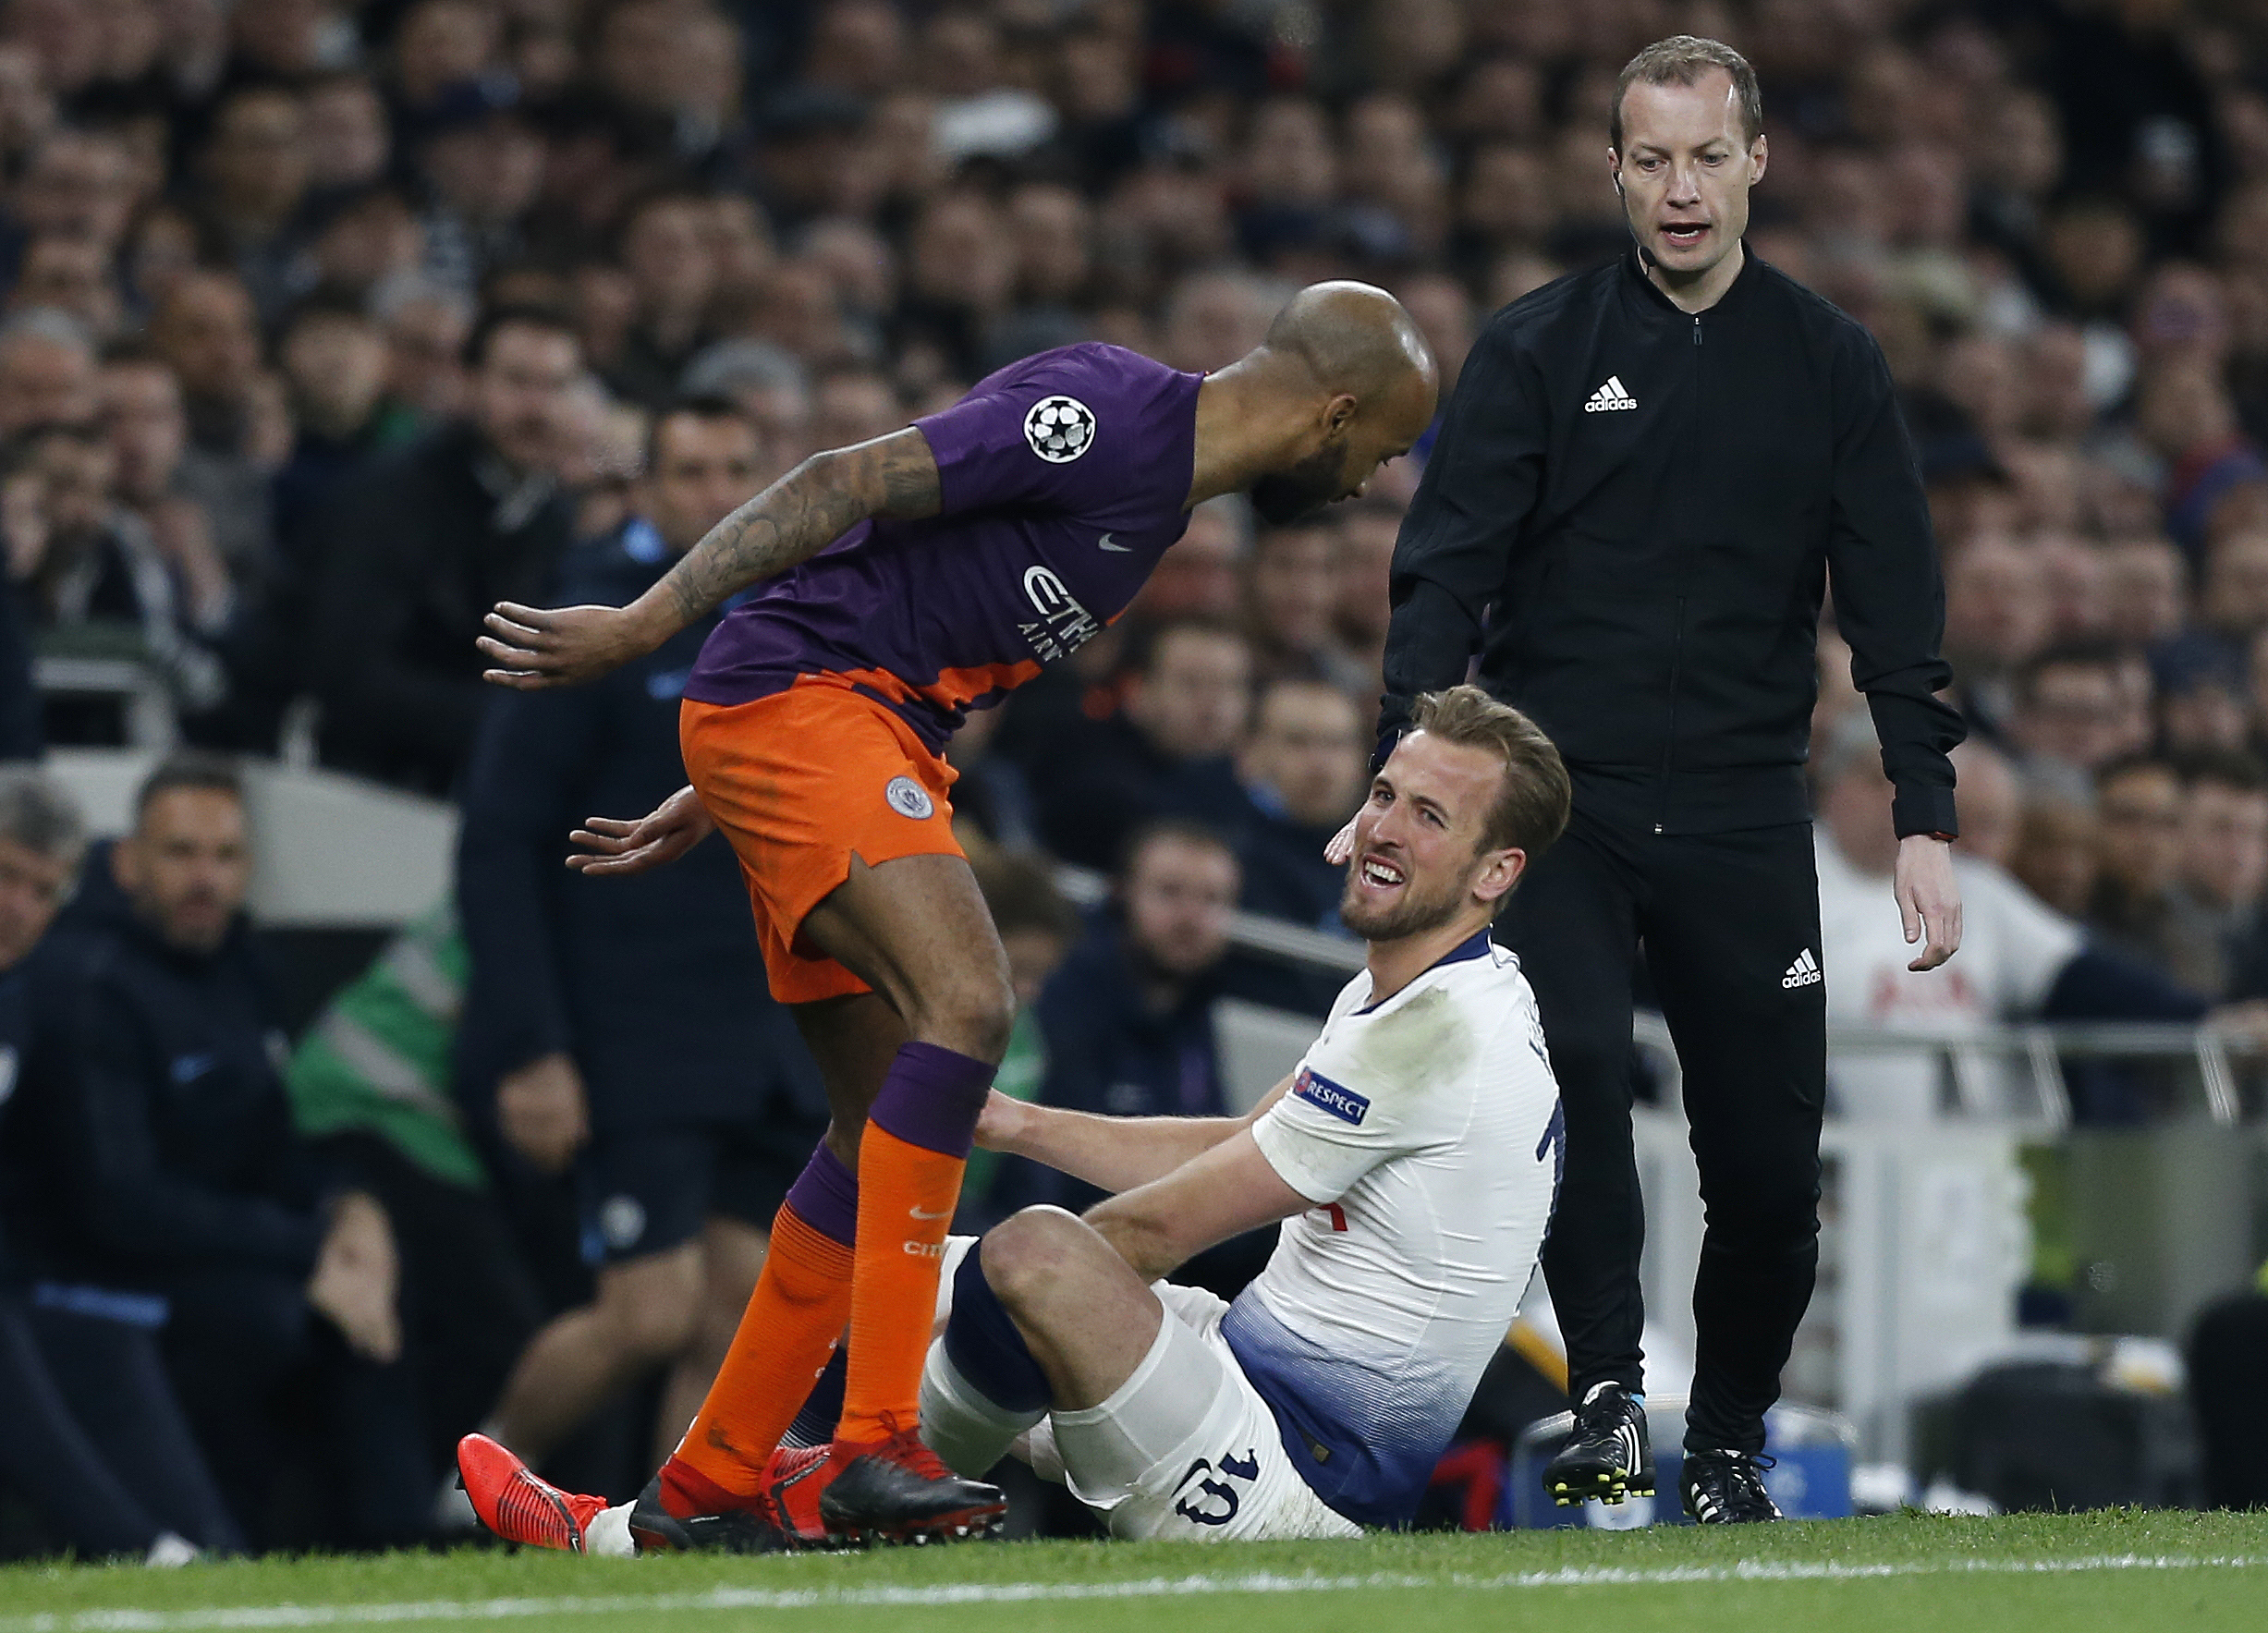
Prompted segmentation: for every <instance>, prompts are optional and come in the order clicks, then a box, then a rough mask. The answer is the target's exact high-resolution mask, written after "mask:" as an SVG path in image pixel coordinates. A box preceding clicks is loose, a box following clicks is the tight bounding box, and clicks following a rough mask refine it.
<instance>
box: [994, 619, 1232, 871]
mask: <svg viewBox="0 0 2268 1633" xmlns="http://www.w3.org/2000/svg"><path fill="white" fill-rule="evenodd" d="M1252 668H1253V657H1252V645H1251V642H1250V640H1248V639H1247V638H1246V637H1245V635H1244V634H1243V632H1242V631H1241V630H1238V628H1235V627H1234V626H1233V625H1229V624H1225V623H1215V622H1213V621H1212V620H1210V619H1203V618H1176V619H1174V620H1172V621H1171V622H1169V623H1165V624H1162V625H1160V626H1159V627H1158V628H1156V629H1155V630H1154V631H1152V634H1151V637H1150V640H1149V641H1148V644H1147V645H1146V646H1145V647H1144V649H1143V651H1142V653H1141V658H1140V663H1139V664H1137V666H1136V668H1135V670H1134V673H1133V674H1132V675H1131V676H1129V677H1128V681H1127V686H1126V701H1125V702H1124V703H1123V704H1122V705H1121V706H1120V708H1119V710H1118V712H1117V713H1116V714H1113V715H1112V716H1110V717H1109V718H1108V719H1105V720H1099V721H1092V720H1081V721H1079V722H1078V723H1076V724H1075V725H1072V726H1071V727H1070V728H1069V729H1067V730H1066V731H1065V732H1063V733H1062V734H1061V735H1060V736H1059V737H1057V739H1056V740H1055V743H1054V744H1053V746H1052V747H1051V748H1050V749H1049V750H1048V752H1047V753H1046V754H1045V755H1044V756H1043V758H1042V760H1041V761H1040V762H1037V763H1036V764H1035V766H1034V770H1035V772H1036V775H1035V776H1034V779H1033V788H1032V796H1033V798H1032V803H1033V806H1034V811H1033V815H1034V818H1035V820H1036V821H1037V823H1038V825H1039V830H1040V836H1041V838H1042V839H1043V841H1044V842H1045V843H1046V846H1047V848H1048V849H1049V850H1050V851H1051V852H1053V853H1054V854H1055V855H1056V856H1058V857H1060V858H1062V859H1064V860H1065V861H1067V862H1074V863H1077V864H1078V865H1079V866H1080V867H1084V868H1098V869H1101V868H1113V867H1116V866H1117V864H1118V862H1119V860H1120V859H1121V858H1122V856H1123V854H1124V852H1125V849H1126V844H1127V840H1128V837H1129V836H1130V835H1132V834H1133V833H1134V832H1135V830H1137V829H1138V828H1140V827H1141V825H1142V824H1143V823H1149V822H1154V821H1156V820H1157V819H1158V818H1160V817H1180V818H1184V819H1188V820H1192V821H1197V822H1208V823H1214V824H1215V825H1217V826H1220V827H1223V828H1227V827H1230V826H1233V825H1234V823H1235V822H1236V819H1237V817H1238V815H1239V814H1240V808H1241V807H1242V805H1243V799H1242V798H1241V797H1240V796H1239V795H1238V791H1237V777H1236V770H1235V762H1234V756H1235V754H1236V752H1237V750H1238V748H1239V747H1240V746H1241V745H1242V744H1243V741H1244V732H1245V724H1246V720H1247V717H1248V716H1249V715H1250V712H1251V704H1252Z"/></svg>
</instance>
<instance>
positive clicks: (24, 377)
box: [0, 308, 94, 437]
mask: <svg viewBox="0 0 2268 1633" xmlns="http://www.w3.org/2000/svg"><path fill="white" fill-rule="evenodd" d="M93 417H94V347H93V343H92V342H91V340H90V339H89V337H88V335H87V332H86V330H85V328H84V327H83V326H81V325H80V323H79V321H78V320H77V319H75V318H72V317H70V316H69V315H67V313H64V312H59V311H53V310H51V309H47V308H33V309H32V310H30V311H22V312H17V313H14V314H11V315H10V316H9V317H8V318H7V319H6V322H4V323H0V437H12V436H18V435H20V434H22V433H24V432H26V431H29V430H30V428H31V427H33V426H35V425H84V424H85V423H86V422H87V421H88V420H91V419H92V418H93Z"/></svg>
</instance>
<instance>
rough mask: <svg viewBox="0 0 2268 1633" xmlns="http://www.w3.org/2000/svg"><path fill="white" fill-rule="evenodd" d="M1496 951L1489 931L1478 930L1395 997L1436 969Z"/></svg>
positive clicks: (1362, 1011)
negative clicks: (1489, 936)
mask: <svg viewBox="0 0 2268 1633" xmlns="http://www.w3.org/2000/svg"><path fill="white" fill-rule="evenodd" d="M1495 951H1496V945H1495V944H1494V942H1492V941H1490V940H1489V938H1488V932H1487V931H1485V930H1476V931H1474V932H1472V933H1471V934H1470V935H1469V936H1467V937H1466V938H1465V939H1464V940H1463V941H1461V942H1458V943H1457V945H1455V946H1453V947H1451V948H1450V949H1449V950H1448V951H1447V952H1445V953H1444V954H1442V956H1441V957H1438V958H1436V959H1434V960H1433V962H1432V963H1431V964H1428V965H1427V966H1426V967H1425V968H1424V969H1421V970H1420V971H1418V973H1417V976H1416V978H1415V979H1414V980H1412V981H1410V983H1409V986H1406V987H1404V988H1403V989H1402V992H1401V993H1395V994H1394V998H1398V997H1400V996H1401V995H1402V993H1406V992H1408V991H1409V988H1410V987H1414V986H1416V985H1417V984H1418V982H1419V981H1423V980H1424V979H1425V978H1426V977H1427V976H1429V975H1431V974H1433V971H1434V970H1436V969H1445V968H1446V967H1447V966H1449V965H1451V964H1468V963H1470V962H1471V961H1472V960H1473V959H1475V958H1487V957H1494V954H1495ZM1394 998H1381V999H1379V1000H1378V1001H1377V1003H1374V1004H1365V1005H1363V1006H1362V1007H1361V1008H1360V1009H1358V1010H1356V1011H1355V1013H1356V1014H1357V1015H1368V1014H1369V1013H1370V1012H1371V1011H1372V1010H1373V1009H1375V1008H1377V1007H1378V1006H1379V1005H1380V1004H1391V1003H1393V1002H1394Z"/></svg>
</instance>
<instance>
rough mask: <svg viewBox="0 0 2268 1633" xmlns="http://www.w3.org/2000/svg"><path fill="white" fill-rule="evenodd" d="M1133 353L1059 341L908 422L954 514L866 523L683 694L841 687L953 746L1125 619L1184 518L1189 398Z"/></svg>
mask: <svg viewBox="0 0 2268 1633" xmlns="http://www.w3.org/2000/svg"><path fill="white" fill-rule="evenodd" d="M1202 381H1203V376H1202V375H1199V374H1184V373H1181V372H1179V371H1177V370H1174V369H1169V368H1167V367H1166V366H1165V365H1164V364H1163V363H1158V362H1152V360H1150V359H1148V358H1146V357H1143V356H1141V355H1140V353H1138V352H1131V351H1128V350H1127V349H1125V348H1124V347H1116V346H1100V345H1091V344H1090V345H1083V346H1067V347H1060V348H1058V349H1056V350H1055V351H1043V352H1040V353H1038V354H1037V355H1035V356H1032V357H1029V358H1026V359H1024V360H1022V361H1021V362H1018V363H1012V364H1010V365H1009V366H1008V367H1007V368H1005V369H1003V370H1001V371H1000V372H998V373H996V374H992V375H988V376H986V377H985V378H984V379H983V380H982V381H979V382H978V383H977V384H976V386H975V387H974V388H973V389H972V390H970V392H969V395H968V396H964V397H962V398H961V399H960V401H958V402H957V403H955V404H954V405H953V406H952V407H951V408H947V409H945V411H944V412H943V413H941V414H932V415H930V416H929V417H927V418H926V419H922V420H916V421H915V422H914V423H915V424H916V425H917V426H918V427H919V428H920V429H921V434H922V435H923V436H924V437H926V438H928V439H929V445H930V449H931V452H932V453H933V454H934V455H935V457H936V460H937V477H938V483H939V487H940V490H941V492H942V494H943V496H944V507H943V508H942V509H941V510H940V512H939V513H938V514H937V515H935V516H933V517H925V518H922V519H921V520H920V521H890V520H875V521H868V522H861V523H860V524H859V526H857V527H855V528H853V529H851V530H849V531H848V532H847V533H845V534H844V535H843V536H842V537H841V538H840V539H838V540H836V541H835V542H834V543H833V544H830V545H829V546H827V548H826V549H825V550H823V551H822V552H821V553H820V554H817V555H814V556H812V557H811V559H810V560H809V561H806V562H804V563H803V564H802V565H801V566H800V567H796V568H795V569H793V570H792V571H790V572H787V573H784V574H782V575H781V576H780V577H779V578H777V579H773V580H771V581H770V582H768V583H766V584H765V585H763V586H762V588H760V589H759V590H758V591H756V593H755V594H754V595H752V596H751V597H750V599H749V600H748V601H747V602H745V603H742V604H741V605H740V606H739V607H738V608H736V609H735V610H734V611H733V612H732V613H731V614H729V615H727V616H726V618H725V620H724V621H723V622H722V623H720V624H719V625H718V626H717V627H716V628H715V630H714V631H713V633H712V634H711V635H710V637H709V640H708V644H707V645H705V646H704V647H702V649H701V661H700V663H699V664H696V665H695V666H694V669H693V675H692V678H691V679H690V680H689V681H688V682H687V683H686V688H685V695H686V696H687V697H689V698H691V699H694V700H695V701H700V702H704V703H742V702H747V701H749V700H750V699H752V698H760V697H764V696H767V695H769V694H771V693H774V692H779V691H785V690H786V689H787V688H789V687H791V686H793V685H794V684H795V683H796V680H797V678H798V677H799V676H806V675H824V676H832V677H835V678H836V679H839V680H842V681H844V682H846V683H847V684H848V685H850V686H851V687H853V688H855V689H857V690H859V691H861V692H863V693H865V694H866V695H867V696H869V697H872V698H874V699H876V700H877V701H880V702H882V703H884V704H886V705H887V706H888V707H889V708H891V709H893V710H895V711H896V713H898V714H899V715H900V716H901V717H903V718H904V719H905V720H906V722H907V723H908V725H911V726H912V727H913V729H914V730H915V732H916V733H918V734H919V735H920V737H921V739H922V741H924V742H926V743H927V744H929V745H930V747H931V748H932V749H940V750H941V749H943V748H944V746H945V739H946V738H948V737H951V736H952V735H953V731H954V728H955V727H957V726H958V725H960V723H961V721H962V719H963V718H964V717H965V716H966V715H967V713H968V712H969V710H970V709H982V708H985V707H987V706H989V705H990V704H992V703H994V702H996V701H999V699H1000V698H1001V697H1002V696H1003V695H1004V694H1005V693H1006V692H1007V691H1008V690H1009V689H1012V688H1015V687H1018V686H1020V685H1022V684H1023V683H1024V682H1025V681H1027V680H1030V678H1031V677H1032V676H1035V675H1037V674H1039V672H1040V669H1041V667H1042V665H1043V664H1051V663H1054V662H1055V661H1056V660H1057V659H1060V658H1065V657H1068V656H1069V655H1070V654H1071V653H1072V652H1076V651H1078V650H1079V646H1080V645H1081V644H1083V643H1084V642H1085V641H1086V640H1089V639H1090V638H1091V636H1093V634H1094V633H1095V632H1096V630H1098V629H1100V628H1102V627H1103V626H1104V624H1107V623H1110V622H1111V621H1113V620H1114V619H1116V617H1117V616H1118V615H1119V614H1120V613H1122V612H1124V611H1125V610H1126V606H1127V603H1128V602H1130V601H1132V600H1133V599H1134V593H1135V591H1138V590H1140V588H1141V586H1142V582H1143V580H1144V579H1148V578H1149V576H1150V570H1151V568H1152V567H1155V566H1156V565H1157V560H1158V557H1159V556H1161V555H1163V554H1164V553H1165V550H1166V547H1167V546H1168V545H1170V544H1172V543H1173V542H1174V541H1175V540H1177V539H1178V538H1180V537H1181V533H1182V530H1183V529H1184V528H1186V527H1187V526H1188V525H1189V515H1188V513H1187V512H1186V511H1185V510H1184V509H1183V508H1182V506H1183V503H1184V502H1185V501H1186V500H1187V499H1188V498H1189V481H1190V478H1191V472H1192V468H1193V465H1194V461H1195V458H1196V441H1197V388H1198V386H1199V385H1200V384H1202Z"/></svg>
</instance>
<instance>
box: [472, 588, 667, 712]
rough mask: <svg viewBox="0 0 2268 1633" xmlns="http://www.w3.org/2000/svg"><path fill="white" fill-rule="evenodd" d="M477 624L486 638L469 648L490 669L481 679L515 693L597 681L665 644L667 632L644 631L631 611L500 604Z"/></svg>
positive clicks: (609, 607) (510, 602)
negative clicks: (476, 649)
mask: <svg viewBox="0 0 2268 1633" xmlns="http://www.w3.org/2000/svg"><path fill="white" fill-rule="evenodd" d="M482 622H484V623H485V624H486V625H487V626H488V633H487V634H486V635H483V636H482V637H481V638H480V640H478V641H476V642H474V644H475V645H476V646H478V647H479V648H480V649H481V655H482V657H484V658H486V659H487V660H488V661H489V663H490V664H492V665H494V666H493V667H491V668H488V669H484V670H482V673H481V678H482V679H483V680H485V681H488V682H490V683H491V684H493V685H495V686H508V687H511V688H513V689H516V690H518V691H541V690H543V689H544V688H546V687H554V686H574V685H576V684H577V683H578V682H579V681H585V680H596V679H597V678H598V677H599V676H602V675H604V674H605V673H606V672H607V671H608V670H610V669H618V668H620V667H621V666H622V665H623V664H627V663H628V662H629V661H630V660H631V659H633V658H642V657H644V656H645V655H646V654H647V653H648V652H652V650H653V649H654V648H655V647H657V646H659V645H661V643H662V641H663V640H667V639H668V631H666V630H664V631H661V632H660V633H659V634H658V635H657V634H656V632H654V631H652V630H651V629H648V628H646V627H645V621H644V620H643V619H642V618H641V617H640V615H639V612H638V609H637V608H636V607H635V606H627V607H619V606H563V607H552V608H549V609H545V608H543V607H531V606H521V605H520V604H519V603H518V602H514V601H500V602H498V603H496V610H495V611H494V612H493V613H491V614H489V615H488V616H487V617H486V618H485V619H483V620H482Z"/></svg>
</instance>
